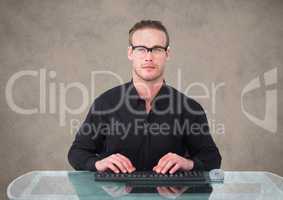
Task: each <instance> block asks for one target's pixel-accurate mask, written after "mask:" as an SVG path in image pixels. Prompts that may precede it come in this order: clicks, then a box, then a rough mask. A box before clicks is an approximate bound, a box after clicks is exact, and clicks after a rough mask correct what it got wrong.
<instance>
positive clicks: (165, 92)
mask: <svg viewBox="0 0 283 200" xmlns="http://www.w3.org/2000/svg"><path fill="white" fill-rule="evenodd" d="M169 54H170V48H169V35H168V32H167V30H166V28H165V27H164V26H163V24H162V23H161V22H159V21H151V20H146V21H140V22H138V23H136V24H135V25H134V26H133V27H132V28H131V29H130V31H129V48H128V58H129V60H130V61H131V62H132V66H133V68H132V80H131V81H130V82H128V83H126V84H124V85H120V86H117V87H115V88H112V89H110V90H108V91H106V92H105V93H103V94H102V95H100V96H99V97H98V98H97V99H96V100H95V101H94V103H93V105H92V107H91V109H90V111H89V113H88V115H87V117H86V119H85V121H84V123H83V124H82V126H81V128H80V130H79V131H78V133H77V135H76V138H75V141H74V142H73V144H72V146H71V148H70V151H69V154H68V159H69V162H70V164H71V165H72V166H73V167H74V168H75V169H77V170H91V171H96V170H98V171H105V170H111V171H113V172H115V173H131V172H133V171H135V170H153V171H155V172H157V173H163V174H164V173H175V172H176V171H177V170H187V171H189V170H211V169H214V168H220V164H221V156H220V154H219V151H218V149H217V147H216V145H215V143H214V141H213V139H212V137H211V135H210V134H209V127H208V123H207V119H206V115H205V113H204V111H203V109H202V107H201V106H200V105H199V104H198V103H197V102H196V101H194V100H192V99H190V98H188V97H186V96H185V95H184V94H182V93H180V92H178V91H177V90H176V89H174V88H172V87H170V86H168V85H167V84H166V83H165V80H164V69H165V63H166V61H167V60H168V59H169Z"/></svg>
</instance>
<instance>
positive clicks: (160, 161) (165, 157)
mask: <svg viewBox="0 0 283 200" xmlns="http://www.w3.org/2000/svg"><path fill="white" fill-rule="evenodd" d="M170 155H171V153H167V154H165V155H164V156H162V157H161V158H160V160H159V161H158V163H157V165H159V164H160V163H162V162H164V161H165V160H167V158H168V157H170Z"/></svg>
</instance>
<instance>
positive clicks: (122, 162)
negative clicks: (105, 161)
mask: <svg viewBox="0 0 283 200" xmlns="http://www.w3.org/2000/svg"><path fill="white" fill-rule="evenodd" d="M113 159H115V160H117V161H118V162H119V163H120V164H121V166H122V167H123V169H122V171H123V173H126V172H128V171H129V172H130V170H129V169H128V166H127V164H126V162H125V161H124V160H123V159H121V158H120V157H119V156H118V155H114V156H113Z"/></svg>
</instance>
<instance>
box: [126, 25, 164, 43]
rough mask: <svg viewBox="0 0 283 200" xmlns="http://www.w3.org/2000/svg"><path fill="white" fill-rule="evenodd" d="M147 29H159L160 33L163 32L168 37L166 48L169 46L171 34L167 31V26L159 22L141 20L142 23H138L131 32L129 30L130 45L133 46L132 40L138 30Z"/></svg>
mask: <svg viewBox="0 0 283 200" xmlns="http://www.w3.org/2000/svg"><path fill="white" fill-rule="evenodd" d="M145 28H153V29H157V30H159V31H162V32H164V33H165V35H166V48H167V47H168V46H169V34H168V32H167V29H166V28H165V26H164V25H163V24H162V23H161V22H160V21H157V20H141V21H140V22H137V23H136V24H135V25H134V26H133V27H132V28H131V29H130V30H129V45H131V44H132V38H133V34H134V33H135V32H136V31H137V30H141V29H145Z"/></svg>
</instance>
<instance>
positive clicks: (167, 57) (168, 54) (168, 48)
mask: <svg viewBox="0 0 283 200" xmlns="http://www.w3.org/2000/svg"><path fill="white" fill-rule="evenodd" d="M170 57H171V50H170V47H169V46H168V47H167V51H166V60H170Z"/></svg>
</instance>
